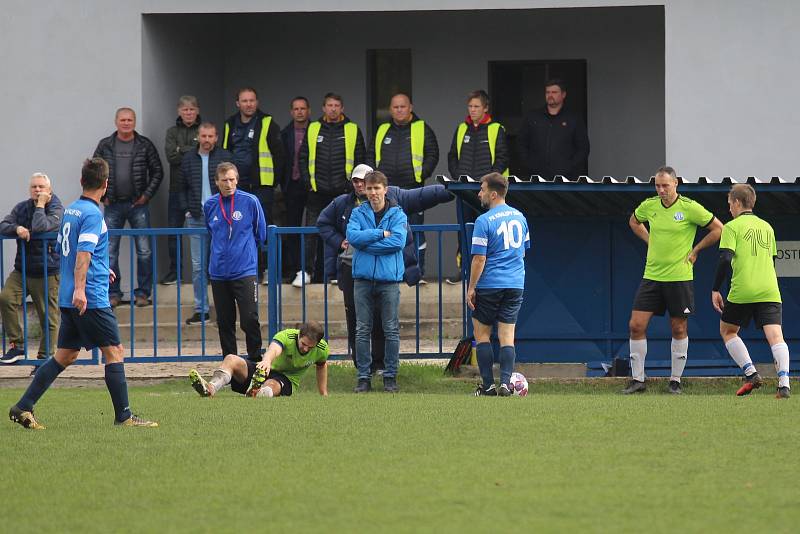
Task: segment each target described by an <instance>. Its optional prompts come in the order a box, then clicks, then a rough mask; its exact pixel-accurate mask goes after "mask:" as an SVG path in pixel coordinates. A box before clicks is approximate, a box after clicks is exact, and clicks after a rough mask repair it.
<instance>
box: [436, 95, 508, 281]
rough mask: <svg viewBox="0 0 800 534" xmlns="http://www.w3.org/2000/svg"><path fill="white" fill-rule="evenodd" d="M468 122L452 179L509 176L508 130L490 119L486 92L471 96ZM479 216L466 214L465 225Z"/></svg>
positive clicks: (456, 145) (454, 153) (459, 137)
mask: <svg viewBox="0 0 800 534" xmlns="http://www.w3.org/2000/svg"><path fill="white" fill-rule="evenodd" d="M467 112H468V115H467V118H466V119H465V120H464V122H462V123H461V124H459V125H458V128H456V132H455V134H453V142H452V144H451V145H450V152H449V153H448V154H447V168H448V170H449V171H450V177H451V178H452V179H453V180H458V177H459V176H461V175H462V174H465V175H467V176H469V177H471V178H472V179H474V180H476V181H478V180H480V179H481V178H482V177H483V176H485V175H487V174H489V173H490V172H499V173H500V174H504V175H506V176H508V164H509V161H510V155H509V152H508V142H507V141H506V129H505V128H504V127H503V125H502V124H500V123H498V122H494V121H492V116H491V115H489V95H488V94H487V93H486V91H483V90H480V89H479V90H477V91H472V92H471V93H470V94H469V95H467ZM477 216H478V214H477V213H476V212H475V211H473V210H472V209H469V208H467V209H465V210H464V221H463V222H464V223H469V222H475V219H476V218H477ZM456 263H457V264H458V267H459V270H460V271H461V270H463V268H462V265H461V240H459V242H458V252H457V253H456ZM460 280H461V278H460V276H459V277H456V278H455V279H452V278H448V279H447V282H448V283H458V281H460Z"/></svg>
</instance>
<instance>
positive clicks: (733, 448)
mask: <svg viewBox="0 0 800 534" xmlns="http://www.w3.org/2000/svg"><path fill="white" fill-rule="evenodd" d="M309 375H310V376H308V377H307V380H305V382H304V384H303V390H302V392H301V393H300V394H298V395H296V396H295V397H293V398H285V399H255V400H254V399H245V398H243V397H240V396H238V395H235V394H232V393H230V392H225V393H223V394H221V395H219V396H218V397H217V398H214V399H201V398H199V397H198V396H197V395H196V394H195V392H194V391H193V390H192V389H191V388H190V387H189V386H188V383H184V382H182V381H181V382H172V383H167V384H162V385H157V386H147V387H132V388H131V402H132V405H133V406H134V408H135V411H137V412H139V413H141V414H143V415H145V416H147V417H150V418H154V419H156V420H158V421H159V422H160V423H161V425H162V426H161V428H158V429H126V428H118V427H114V426H112V425H111V419H112V414H111V403H110V401H109V399H108V397H107V393H106V391H105V389H104V388H102V387H98V388H59V389H56V390H53V391H50V392H48V394H47V395H45V397H44V398H43V399H42V401H41V402H40V404H39V406H38V407H37V413H38V414H39V415H40V418H41V419H42V421H43V422H44V423H45V424H46V425H47V427H48V428H47V430H45V431H42V432H32V431H26V430H24V429H22V428H21V427H18V426H15V425H12V424H11V423H9V422H7V421H6V422H5V423H4V424H0V437H1V438H2V443H3V445H4V453H5V454H4V458H3V460H2V463H0V466H1V467H0V480H2V481H3V488H4V492H5V494H6V495H7V501H6V502H7V504H8V506H7V513H6V514H4V516H5V517H4V518H3V520H2V530H3V531H5V532H45V531H49V532H56V531H58V532H143V531H145V532H155V531H158V532H168V531H169V532H172V531H212V530H213V531H218V532H231V531H243V530H254V529H257V530H269V531H274V532H277V531H294V532H356V531H358V532H374V531H383V532H419V531H426V532H432V531H444V532H487V531H494V530H497V531H502V530H506V529H509V530H512V531H523V532H524V531H551V532H555V531H560V532H564V531H655V532H658V531H665V532H666V531H669V532H682V531H690V532H700V531H704V532H725V531H733V530H737V531H760V532H791V531H795V529H796V528H797V525H798V524H800V492H798V491H797V477H798V475H797V469H796V465H797V443H798V438H800V430H799V429H800V425H798V423H799V422H800V420H799V419H800V418H799V417H798V405H797V403H798V402H800V398H797V399H790V400H788V401H778V400H776V399H774V398H773V394H774V384H769V385H768V387H765V388H764V389H762V390H760V391H758V392H756V393H754V394H753V395H751V396H750V397H745V398H736V397H735V396H733V394H732V393H733V391H734V390H735V388H736V385H737V384H738V382H737V381H735V380H720V381H715V382H707V381H699V380H698V381H695V382H694V383H693V382H692V381H691V380H689V381H687V393H689V394H687V395H684V396H682V397H672V396H668V395H666V394H660V393H658V391H660V390H662V389H663V388H664V387H665V384H664V383H660V384H658V385H657V387H653V388H651V391H650V392H648V394H645V395H641V396H638V397H622V396H620V395H615V394H612V393H615V392H617V391H618V390H619V388H620V384H619V383H614V382H611V381H603V380H600V381H587V382H584V383H579V384H561V383H557V382H546V383H534V384H533V387H532V391H531V395H530V396H529V397H527V398H511V399H499V398H474V397H470V396H468V394H469V393H470V392H471V390H472V386H471V384H470V383H467V382H463V381H458V380H453V379H444V378H442V377H441V371H440V369H438V368H433V367H421V366H403V368H402V370H401V378H400V385H401V387H403V391H404V393H402V394H400V395H386V394H383V393H371V394H369V395H366V396H355V395H352V394H350V393H349V390H350V388H351V387H352V385H353V382H354V375H353V370H352V368H340V367H333V368H332V369H331V396H330V397H329V398H327V399H323V398H321V397H319V396H318V395H317V394H316V391H315V387H314V378H313V371H312V372H311V373H309ZM375 384H376V385H378V381H377V380H376V381H375ZM796 389H800V388H796ZM20 393H21V390H19V389H0V407H2V408H3V409H6V407H7V406H9V405H10V404H12V403H13V402H14V401H15V400H16V399H17V397H18V396H19V395H20ZM799 393H800V392H799Z"/></svg>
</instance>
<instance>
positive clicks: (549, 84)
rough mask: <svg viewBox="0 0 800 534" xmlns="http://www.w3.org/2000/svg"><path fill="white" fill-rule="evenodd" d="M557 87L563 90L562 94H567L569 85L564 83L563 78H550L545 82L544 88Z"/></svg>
mask: <svg viewBox="0 0 800 534" xmlns="http://www.w3.org/2000/svg"><path fill="white" fill-rule="evenodd" d="M554 85H557V86H558V88H559V89H561V92H562V93H566V92H567V84H565V83H564V80H562V79H561V78H550V79H549V80H547V81H546V82H544V88H545V89H547V88H548V87H552V86H554Z"/></svg>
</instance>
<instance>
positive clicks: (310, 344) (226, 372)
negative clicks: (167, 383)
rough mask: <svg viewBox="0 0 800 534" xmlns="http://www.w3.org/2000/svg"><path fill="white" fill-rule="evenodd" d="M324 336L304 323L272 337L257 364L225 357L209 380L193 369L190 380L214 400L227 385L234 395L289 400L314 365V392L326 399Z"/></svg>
mask: <svg viewBox="0 0 800 534" xmlns="http://www.w3.org/2000/svg"><path fill="white" fill-rule="evenodd" d="M323 333H324V331H323V329H322V326H321V325H320V324H319V323H317V322H315V321H309V322H307V323H304V324H302V325H300V328H299V329H298V328H287V329H286V330H281V331H280V332H278V333H277V334H275V337H273V338H272V343H270V344H269V348H268V349H267V352H266V353H265V354H264V357H263V358H262V359H261V361H260V362H258V363H255V362H253V361H251V360H247V359H245V358H242V357H240V356H237V355H235V354H228V355H227V356H225V359H224V360H222V364H221V365H220V366H219V368H218V369H217V370H215V371H214V374H213V375H212V377H211V379H210V380H208V381H206V380H205V379H204V378H203V377H202V376H200V374H199V373H198V372H197V370H195V369H192V370H191V371H190V372H189V381H190V382H191V384H192V387H193V388H194V389H195V391H197V392H198V393H199V394H200V396H202V397H213V396H214V395H216V394H217V393H218V392H219V391H221V390H222V388H224V387H225V386H226V385H228V384H230V385H231V389H232V390H233V391H235V392H236V393H241V394H242V395H247V396H248V397H279V396H280V397H289V396H291V395H292V391H293V390H294V388H296V387H298V386H299V384H300V378H301V377H302V376H303V375H304V374H305V372H306V371H307V370H308V368H309V367H311V366H312V365H316V369H317V389H318V390H319V394H320V395H322V396H323V397H327V396H328V367H327V361H328V355H329V353H330V351H329V349H328V342H327V341H325V340H324V339H322V335H323Z"/></svg>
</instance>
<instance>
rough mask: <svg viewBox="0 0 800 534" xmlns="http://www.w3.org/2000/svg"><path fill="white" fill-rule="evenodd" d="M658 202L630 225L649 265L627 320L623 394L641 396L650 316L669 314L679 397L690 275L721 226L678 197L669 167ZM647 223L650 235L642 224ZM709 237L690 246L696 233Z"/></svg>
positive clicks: (659, 183)
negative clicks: (644, 247) (626, 372)
mask: <svg viewBox="0 0 800 534" xmlns="http://www.w3.org/2000/svg"><path fill="white" fill-rule="evenodd" d="M655 186H656V193H658V196H656V197H652V198H648V199H647V200H645V201H644V202H642V203H641V204H639V206H638V207H637V208H636V211H634V213H633V215H631V218H630V221H629V224H630V227H631V230H633V233H634V234H636V236H637V237H639V238H640V239H641V240H642V241H644V242H645V243H647V264H646V265H645V269H644V276H643V277H642V282H641V284H640V285H639V290H638V291H637V292H636V297H635V299H634V301H633V311H631V320H630V324H629V326H630V354H631V377H632V380H631V381H630V383H629V384H628V387H626V388H625V389H624V390H623V391H622V392H623V393H625V394H626V395H627V394H631V393H642V392H644V391H645V389H646V388H645V383H644V378H645V375H644V360H645V357H646V356H647V337H646V336H647V326H648V324H650V319H651V318H652V317H653V315H654V314H655V315H664V312H665V311H669V316H670V325H671V327H672V345H671V355H672V372H671V375H670V380H669V391H670V392H671V393H681V392H682V388H681V375H682V374H683V369H684V367H686V357H687V353H688V350H689V337H688V332H687V325H686V323H687V317H688V316H689V315H690V314H692V313H693V312H694V285H693V282H692V280H693V275H692V270H693V267H694V262H695V260H697V254H698V253H699V252H700V251H701V250H703V249H704V248H706V247H709V246H711V245H713V244H714V243H716V242H717V241H719V236H720V234H721V233H722V223H721V222H719V220H718V219H717V218H716V217H714V215H713V214H712V213H711V212H710V211H708V210H707V209H705V208H704V207H703V206H701V205H700V204H698V203H697V202H695V201H693V200H690V199H688V198H686V197H684V196H681V195H679V194H678V177H677V176H676V174H675V169H673V168H672V167H661V168H660V169H658V170H657V171H656V176H655ZM645 223H647V225H648V226H649V231H648V229H647V228H645V226H644V224H645ZM698 227H700V228H706V229H707V230H708V234H706V235H705V237H703V239H701V240H700V242H699V243H697V244H696V245H694V246H692V245H693V244H694V239H695V234H696V233H697V228H698Z"/></svg>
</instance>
